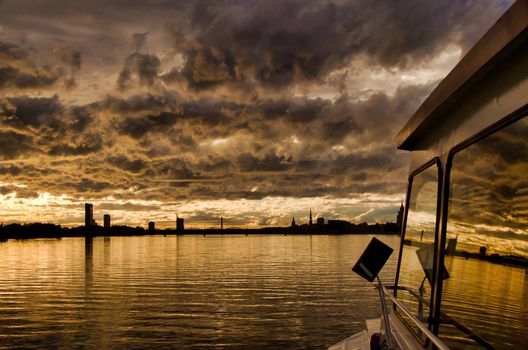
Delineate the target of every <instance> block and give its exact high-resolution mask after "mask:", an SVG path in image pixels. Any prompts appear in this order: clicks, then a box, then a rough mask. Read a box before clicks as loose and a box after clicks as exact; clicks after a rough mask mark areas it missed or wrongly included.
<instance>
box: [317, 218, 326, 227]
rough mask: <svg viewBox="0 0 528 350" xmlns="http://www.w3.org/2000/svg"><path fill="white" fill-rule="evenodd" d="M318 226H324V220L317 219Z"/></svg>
mask: <svg viewBox="0 0 528 350" xmlns="http://www.w3.org/2000/svg"><path fill="white" fill-rule="evenodd" d="M317 226H324V218H317Z"/></svg>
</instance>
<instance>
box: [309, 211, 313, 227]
mask: <svg viewBox="0 0 528 350" xmlns="http://www.w3.org/2000/svg"><path fill="white" fill-rule="evenodd" d="M309 224H310V226H312V224H313V222H312V209H310V221H309Z"/></svg>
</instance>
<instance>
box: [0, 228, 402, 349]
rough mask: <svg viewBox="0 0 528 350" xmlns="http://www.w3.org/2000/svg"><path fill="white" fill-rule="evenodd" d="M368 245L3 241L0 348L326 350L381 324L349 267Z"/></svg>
mask: <svg viewBox="0 0 528 350" xmlns="http://www.w3.org/2000/svg"><path fill="white" fill-rule="evenodd" d="M378 237H379V238H380V239H382V240H383V241H384V242H386V243H387V244H389V245H391V246H392V247H394V248H396V247H397V246H398V244H399V237H395V236H378ZM371 238H372V236H370V235H346V236H326V235H321V236H317V235H313V236H310V235H305V236H247V237H246V236H206V237H203V236H167V237H163V236H145V237H111V238H103V237H100V238H94V239H93V240H89V239H88V240H85V239H84V238H64V239H61V240H48V239H42V240H26V241H23V240H21V241H16V240H9V241H7V242H3V243H0V269H1V271H2V272H1V274H0V348H13V349H16V348H19V349H30V348H39V349H42V348H48V349H72V348H82V349H110V348H111V349H120V348H123V349H124V348H126V349H145V348H148V349H185V348H192V349H199V348H216V349H222V348H225V349H248V348H257V349H258V348H277V349H287V348H291V349H299V348H324V347H327V346H328V345H331V344H333V343H335V342H337V341H339V340H341V339H342V338H344V337H347V336H349V335H351V334H353V333H355V332H357V331H359V330H361V329H363V320H364V319H365V318H371V317H377V316H378V315H379V307H378V296H377V293H376V290H375V289H373V287H372V286H371V285H370V284H369V283H368V282H365V281H363V280H361V279H360V278H359V277H357V276H356V275H355V274H353V273H352V272H351V270H350V269H351V267H352V265H353V264H354V263H355V261H356V260H357V258H358V257H359V255H360V254H361V252H362V250H363V249H364V248H365V246H366V245H367V243H368V241H369V240H370V239H371ZM396 259H397V253H396V252H395V253H393V256H392V257H391V260H390V261H389V262H388V264H387V266H386V267H385V268H384V270H383V271H382V273H381V276H382V278H384V279H385V280H387V281H388V282H392V279H393V274H394V271H395V268H396Z"/></svg>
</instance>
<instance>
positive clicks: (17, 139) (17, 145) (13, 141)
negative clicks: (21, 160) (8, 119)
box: [0, 131, 33, 159]
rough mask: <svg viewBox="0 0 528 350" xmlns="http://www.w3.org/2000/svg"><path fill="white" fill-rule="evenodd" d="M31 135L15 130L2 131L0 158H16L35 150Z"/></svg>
mask: <svg viewBox="0 0 528 350" xmlns="http://www.w3.org/2000/svg"><path fill="white" fill-rule="evenodd" d="M32 143H33V140H32V138H31V137H29V136H27V135H24V134H19V133H16V132H13V131H0V158H1V159H16V158H18V157H22V156H24V154H26V153H29V152H31V151H32V150H33V145H32Z"/></svg>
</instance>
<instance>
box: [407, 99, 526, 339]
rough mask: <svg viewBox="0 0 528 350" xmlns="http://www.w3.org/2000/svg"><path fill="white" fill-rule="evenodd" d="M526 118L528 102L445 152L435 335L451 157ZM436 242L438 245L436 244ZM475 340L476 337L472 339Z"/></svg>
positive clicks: (436, 331)
mask: <svg viewBox="0 0 528 350" xmlns="http://www.w3.org/2000/svg"><path fill="white" fill-rule="evenodd" d="M525 117H526V118H528V103H527V104H525V105H524V106H522V107H521V108H519V109H517V110H516V111H514V112H512V113H510V114H509V115H507V116H505V117H503V118H501V119H499V120H498V121H497V122H495V123H493V124H491V125H490V126H488V127H486V128H484V129H482V130H481V131H479V132H477V133H476V134H474V135H473V136H471V137H469V138H467V139H465V140H464V141H462V142H460V143H458V144H456V145H455V146H453V147H451V149H450V150H449V152H448V153H447V157H446V158H445V168H444V173H443V178H442V183H443V186H442V191H441V196H440V197H441V198H440V203H439V205H440V207H439V209H440V217H439V218H437V220H438V221H439V224H440V225H439V226H440V227H439V232H438V235H437V239H436V240H435V241H436V242H435V257H434V270H433V275H434V278H433V281H434V284H435V288H433V289H432V292H431V294H432V295H431V305H432V306H433V307H434V309H432V312H431V317H430V324H431V323H432V326H433V329H432V332H433V333H434V334H435V335H437V336H440V335H439V331H440V316H441V313H442V292H443V280H441V279H440V276H439V273H438V271H439V269H438V267H439V266H443V265H444V261H445V249H438V248H439V247H445V246H446V241H447V223H448V220H449V200H450V190H451V171H452V168H453V159H454V157H455V156H456V155H457V154H458V153H460V152H461V151H463V150H465V149H466V148H468V147H470V146H472V145H474V144H476V143H478V142H480V141H482V140H483V139H485V138H487V137H488V136H491V135H493V134H495V133H497V132H499V131H501V130H503V129H504V128H506V127H508V126H510V125H512V124H514V123H515V122H517V121H519V120H521V119H523V118H525ZM437 243H438V245H437ZM398 272H399V270H398ZM437 282H439V283H437ZM474 340H476V339H474ZM476 341H477V343H479V341H478V340H476ZM479 344H480V345H481V346H484V348H485V347H486V346H485V345H483V344H482V343H479Z"/></svg>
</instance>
